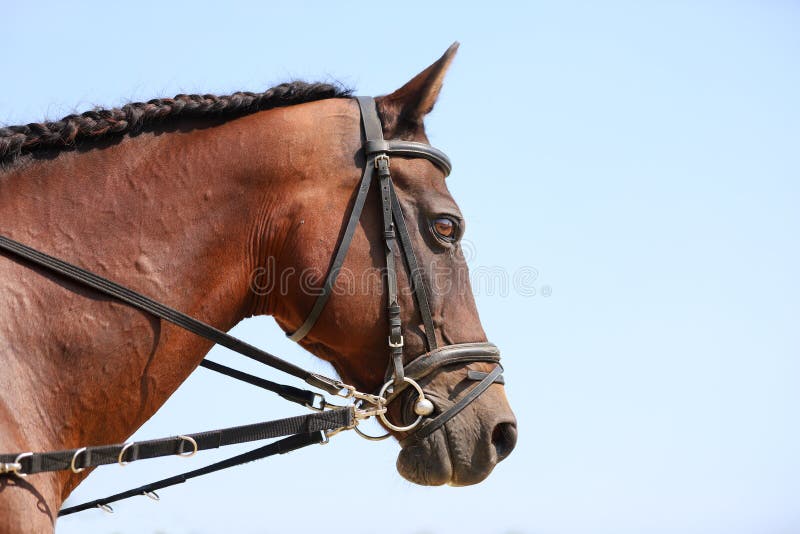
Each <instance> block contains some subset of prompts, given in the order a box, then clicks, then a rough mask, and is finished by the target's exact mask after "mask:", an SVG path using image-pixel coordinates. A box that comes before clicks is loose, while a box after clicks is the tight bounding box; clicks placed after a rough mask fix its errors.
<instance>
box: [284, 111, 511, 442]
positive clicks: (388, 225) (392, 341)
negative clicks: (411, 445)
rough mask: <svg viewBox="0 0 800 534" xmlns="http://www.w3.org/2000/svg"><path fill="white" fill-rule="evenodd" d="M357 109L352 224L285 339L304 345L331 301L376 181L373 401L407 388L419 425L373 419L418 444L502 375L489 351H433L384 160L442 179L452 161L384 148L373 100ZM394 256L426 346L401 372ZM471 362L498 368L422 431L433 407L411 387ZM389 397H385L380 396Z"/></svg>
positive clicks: (426, 151) (407, 145)
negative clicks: (379, 233) (383, 320)
mask: <svg viewBox="0 0 800 534" xmlns="http://www.w3.org/2000/svg"><path fill="white" fill-rule="evenodd" d="M356 100H357V101H358V107H359V109H360V110H361V125H362V127H363V129H364V144H363V149H364V157H365V159H366V162H365V164H364V173H363V174H362V175H361V182H360V184H359V188H358V193H357V194H356V199H355V202H354V203H353V209H352V211H351V212H350V218H349V219H348V221H347V226H346V227H345V232H344V235H343V236H342V240H341V242H340V243H339V244H338V246H337V248H336V252H335V254H334V259H333V263H332V264H331V267H330V269H329V270H328V274H327V276H326V277H325V283H324V285H323V287H322V292H321V293H320V295H319V296H318V297H317V299H316V301H315V302H314V305H313V307H312V308H311V312H310V313H309V314H308V317H306V320H305V321H304V322H303V324H302V325H301V326H300V327H299V328H298V329H297V330H296V331H295V332H293V333H292V334H289V338H290V339H291V340H293V341H300V340H301V339H303V338H304V337H305V336H306V335H307V334H308V333H309V332H310V331H311V329H312V328H313V327H314V325H315V324H316V322H317V320H318V319H319V316H320V315H321V314H322V310H323V309H324V308H325V304H326V303H327V302H328V299H329V298H330V296H331V293H332V291H333V287H334V284H335V282H336V278H337V276H338V275H339V271H340V269H341V268H342V264H343V263H344V260H345V257H346V256H347V250H348V249H349V248H350V243H351V241H352V239H353V235H354V234H355V229H356V226H357V225H358V221H359V219H360V217H361V211H362V209H363V208H364V202H365V200H366V198H367V193H368V192H369V188H370V184H371V183H372V181H373V179H374V178H377V181H378V184H379V185H378V186H379V187H380V199H381V209H382V212H383V242H384V245H385V246H384V253H385V257H386V286H387V293H388V299H387V301H388V303H389V304H388V308H387V317H388V322H389V337H388V340H387V343H388V349H389V366H388V369H387V371H386V380H387V381H386V383H385V384H384V385H383V387H382V388H381V390H380V391H379V393H378V397H379V398H386V399H387V401H391V400H393V399H395V398H397V397H398V395H399V394H400V392H402V391H403V390H405V389H407V388H408V387H413V388H414V389H415V390H416V391H417V394H418V398H417V400H416V402H415V404H414V413H415V414H416V415H417V419H416V420H415V421H414V422H413V423H411V424H409V425H405V426H399V425H395V424H394V423H392V422H390V421H389V420H388V418H387V417H386V414H385V413H379V414H378V416H379V417H380V419H381V421H382V422H383V423H384V424H385V425H386V426H387V427H388V428H390V429H392V430H395V431H398V432H408V431H412V430H414V432H413V433H412V434H411V435H410V436H409V438H411V437H414V438H417V439H421V438H424V437H426V436H428V435H430V434H431V433H432V432H433V431H434V430H436V429H437V428H439V427H441V426H442V425H443V424H444V423H446V422H447V421H449V420H450V419H452V418H453V417H455V416H456V415H457V414H458V413H459V412H460V411H461V410H463V409H464V408H465V407H466V406H467V405H468V404H469V403H471V402H472V401H474V400H475V399H477V398H478V397H479V396H480V394H481V393H483V392H484V391H486V390H487V389H488V388H489V386H490V385H492V383H494V382H498V383H503V378H502V372H503V368H502V366H501V365H500V352H499V351H498V349H497V347H496V346H495V345H493V344H491V343H461V344H456V345H446V346H443V347H438V345H437V342H436V330H435V326H434V324H433V317H432V315H431V309H430V305H429V300H428V291H427V288H426V286H425V281H424V279H423V276H422V275H423V272H422V270H421V269H420V267H419V263H418V262H417V258H416V255H415V254H414V248H413V246H412V244H411V237H410V236H409V233H408V228H407V226H406V222H405V218H404V217H403V210H402V209H401V207H400V202H399V201H398V199H397V194H396V192H395V189H394V184H393V183H392V177H391V172H390V163H391V160H390V156H400V157H407V158H423V159H427V160H428V161H430V162H431V163H433V164H434V165H436V166H437V167H439V169H441V170H442V171H443V172H444V174H445V176H448V175H449V174H450V171H451V169H452V165H451V164H450V159H449V158H448V157H447V155H446V154H445V153H444V152H442V151H441V150H439V149H437V148H434V147H432V146H431V145H429V144H427V143H418V142H415V141H403V140H397V139H392V140H388V141H386V140H384V138H383V127H382V125H381V121H380V118H379V117H378V111H377V107H376V105H375V100H374V99H373V98H372V97H366V96H358V97H356ZM398 248H399V250H400V253H401V254H402V256H403V260H404V263H405V266H406V268H407V269H408V273H409V275H410V276H409V278H410V280H411V287H412V291H413V293H414V299H415V301H416V303H417V309H418V311H419V314H420V317H421V318H422V324H423V329H424V331H425V343H426V345H427V349H428V352H427V353H425V354H422V355H421V356H418V357H417V358H415V359H414V360H413V361H412V362H411V363H410V364H408V365H407V366H406V365H405V364H404V361H403V360H404V358H403V347H404V345H405V343H404V340H403V333H402V326H403V325H402V320H401V316H400V303H399V300H398V298H397V294H398V291H397V263H396V260H395V251H396V249H398ZM473 362H489V363H495V364H497V365H496V367H495V368H494V369H493V370H492V371H491V372H490V373H481V372H478V371H472V370H470V371H468V373H467V379H468V380H473V381H478V384H476V385H475V386H474V387H473V388H472V389H470V390H469V392H467V394H466V395H464V396H463V397H462V398H461V399H460V400H458V401H457V402H456V403H455V404H453V405H452V406H450V407H449V408H447V409H446V410H444V411H442V412H441V413H439V414H438V415H437V416H436V417H433V418H432V419H431V418H428V419H426V420H425V422H424V423H423V419H425V418H427V417H429V416H431V415H433V412H434V406H433V404H432V403H431V402H430V401H429V400H428V399H427V398H426V397H425V394H424V392H423V390H422V388H421V387H420V386H419V384H418V383H417V381H418V380H419V379H421V378H423V377H424V376H427V375H429V374H431V373H432V372H434V371H436V370H438V369H441V368H442V367H444V366H451V365H455V364H467V363H473ZM387 393H388V394H389V396H388V397H384V395H386V394H387ZM409 438H407V439H409Z"/></svg>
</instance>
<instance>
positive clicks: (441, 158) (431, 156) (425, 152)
mask: <svg viewBox="0 0 800 534" xmlns="http://www.w3.org/2000/svg"><path fill="white" fill-rule="evenodd" d="M364 152H365V153H366V154H367V156H369V155H370V154H378V153H384V154H388V155H390V156H404V157H407V158H423V159H427V160H428V161H430V162H431V163H433V164H434V165H436V166H437V167H439V168H440V169H441V170H442V171H443V172H444V175H445V176H450V171H452V170H453V165H452V164H451V163H450V158H448V157H447V154H445V153H444V152H442V151H441V150H439V149H438V148H436V147H433V146H431V145H429V144H427V143H418V142H417V141H403V140H402V139H391V140H389V141H384V140H383V139H380V140H375V139H371V140H369V141H367V142H366V143H364Z"/></svg>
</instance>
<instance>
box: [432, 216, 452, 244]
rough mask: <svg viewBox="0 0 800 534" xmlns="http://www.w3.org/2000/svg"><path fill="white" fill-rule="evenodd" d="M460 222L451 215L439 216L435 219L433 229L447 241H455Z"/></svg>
mask: <svg viewBox="0 0 800 534" xmlns="http://www.w3.org/2000/svg"><path fill="white" fill-rule="evenodd" d="M457 229H458V223H457V222H456V221H454V220H453V219H451V218H449V217H439V218H438V219H434V221H433V231H434V232H435V233H436V236H437V237H439V238H441V239H444V240H445V241H455V240H456V237H457V232H456V230H457Z"/></svg>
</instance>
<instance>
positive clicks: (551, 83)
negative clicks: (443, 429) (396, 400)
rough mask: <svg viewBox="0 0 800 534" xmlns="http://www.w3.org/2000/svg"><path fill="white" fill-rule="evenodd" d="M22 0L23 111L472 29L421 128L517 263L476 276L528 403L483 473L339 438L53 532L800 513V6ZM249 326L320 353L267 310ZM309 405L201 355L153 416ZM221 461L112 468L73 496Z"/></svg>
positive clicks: (522, 401) (138, 96)
mask: <svg viewBox="0 0 800 534" xmlns="http://www.w3.org/2000/svg"><path fill="white" fill-rule="evenodd" d="M2 3H3V5H2V9H0V35H2V36H3V54H2V55H3V60H2V67H0V122H4V123H6V124H9V123H10V124H16V123H20V122H28V121H33V120H40V119H42V118H45V117H47V118H51V119H56V118H59V117H61V116H63V115H64V114H66V113H69V112H72V111H83V110H85V109H88V108H90V107H92V106H95V105H102V106H114V105H121V104H124V103H125V102H127V101H129V100H143V99H149V98H152V97H155V96H172V95H174V94H176V93H178V92H216V93H229V92H232V91H236V90H254V91H258V90H263V89H265V88H267V87H270V86H272V85H274V84H276V83H279V82H281V81H285V80H288V79H293V78H305V79H311V80H338V81H341V82H342V83H344V84H346V85H349V86H352V87H354V88H356V89H357V90H358V92H359V93H362V94H381V93H386V92H390V91H392V90H394V89H395V88H397V87H399V86H400V85H402V84H403V83H404V82H405V81H406V80H407V79H409V78H410V77H411V76H413V75H414V74H415V73H417V72H418V71H419V70H421V69H422V68H424V67H426V66H427V65H428V64H429V63H430V62H432V61H433V60H435V59H436V58H438V57H439V55H440V54H441V53H442V52H444V50H445V49H446V48H447V46H448V45H449V44H450V43H451V42H452V41H454V40H460V41H461V42H462V47H461V50H460V52H459V54H458V57H457V58H456V61H455V63H454V65H453V67H452V70H451V72H450V74H449V75H448V78H447V81H446V83H445V87H444V90H443V92H442V95H441V98H440V101H439V103H438V105H437V108H436V110H435V111H434V113H433V115H432V116H431V117H430V120H429V122H428V131H429V133H430V137H431V139H432V141H433V142H434V143H435V144H436V145H437V146H440V147H441V148H443V149H445V150H446V151H447V152H448V153H449V155H450V156H451V158H452V159H453V161H454V165H455V168H454V173H453V175H452V177H451V178H449V179H448V183H449V186H450V188H451V190H452V192H453V194H454V196H455V197H456V200H457V201H458V202H459V203H460V206H461V208H462V210H463V212H464V214H465V216H466V218H467V221H468V231H467V239H468V246H469V247H470V250H471V255H472V259H471V262H470V263H471V266H472V269H473V270H474V271H476V272H479V271H480V270H484V271H486V270H487V269H494V268H497V269H499V270H501V271H502V272H504V273H507V276H508V277H509V278H508V279H509V280H511V281H512V282H513V280H514V276H515V273H517V274H516V276H517V282H518V283H517V284H516V285H514V284H511V285H510V286H509V289H508V291H506V292H503V291H500V290H498V289H495V290H494V291H492V290H490V288H488V287H480V286H478V287H476V288H475V289H476V293H477V300H478V307H479V309H480V311H481V316H482V319H483V323H484V326H485V329H486V331H487V333H488V335H489V338H490V339H491V340H492V341H494V342H495V343H497V344H498V345H499V346H500V347H501V349H502V350H503V354H504V365H505V367H506V370H507V372H506V377H507V382H508V385H507V392H508V396H509V398H510V400H511V404H512V406H513V407H514V409H515V411H516V414H517V417H518V419H519V443H518V446H517V448H516V451H515V452H514V453H513V454H512V455H511V457H510V458H509V459H508V460H507V461H505V462H504V463H502V464H500V465H499V466H498V467H497V469H496V470H495V472H494V473H493V474H492V476H491V477H490V478H489V479H488V480H487V481H485V482H484V483H482V484H480V485H478V486H475V487H469V488H449V487H444V488H421V487H416V486H413V485H411V484H410V483H407V482H405V481H404V480H402V479H401V478H400V477H399V475H397V473H396V472H395V468H394V461H395V458H396V453H397V449H398V445H397V444H396V443H394V442H383V443H378V444H375V443H370V442H366V441H364V440H361V439H359V438H358V437H356V436H349V435H340V436H337V437H336V438H335V439H334V440H333V441H332V443H331V444H329V445H326V446H324V447H313V448H310V449H306V450H303V451H300V452H297V453H294V454H291V455H288V456H285V457H279V458H274V459H271V460H267V461H262V462H260V463H257V464H253V465H251V466H249V467H246V468H238V469H235V470H231V471H228V472H225V473H224V474H217V475H212V476H210V477H207V478H206V479H204V480H198V481H194V482H191V483H189V484H186V485H184V486H178V487H175V488H173V489H169V490H164V491H163V492H161V496H162V501H161V502H160V503H158V504H155V503H153V502H151V501H150V500H148V499H146V498H144V497H142V498H138V499H134V500H131V501H127V502H124V503H120V504H118V505H115V508H116V510H117V513H116V514H115V515H113V516H107V515H105V514H103V513H102V512H99V511H88V512H84V513H81V514H79V515H75V516H72V517H68V518H65V519H63V520H61V521H59V524H58V531H59V532H60V533H63V534H72V533H81V534H87V533H120V534H122V533H125V534H129V533H130V534H143V533H144V534H150V533H157V532H162V533H168V534H184V533H185V534H189V533H192V534H195V533H196V534H206V533H217V532H237V533H238V532H242V533H283V532H296V533H306V532H319V531H337V532H339V531H341V532H352V533H354V534H362V533H364V534H366V533H374V532H377V531H380V532H383V533H386V534H400V533H403V534H423V533H429V534H456V533H458V534H471V533H480V534H495V533H497V534H511V533H514V534H573V533H576V534H577V533H591V534H594V533H597V534H600V533H614V534H627V533H642V532H647V533H651V532H652V533H670V534H673V533H678V532H680V533H703V534H712V533H724V534H739V533H754V534H755V533H758V534H772V533H775V534H778V533H781V534H782V533H795V532H798V531H800V454H799V451H800V426H798V408H800V389H798V379H800V359H799V357H800V339H799V338H800V325H798V319H800V282H798V278H797V277H798V274H799V273H800V247H798V245H800V243H799V241H800V240H799V239H798V230H799V229H800V212H799V211H798V204H799V203H800V185H799V183H798V182H799V181H800V104H799V103H798V102H799V100H798V98H799V97H798V95H800V31H798V29H800V4H798V3H797V2H794V1H789V0H786V1H753V2H737V1H726V2H710V1H675V2H633V1H630V2H624V1H612V2H571V1H565V2H548V3H542V2H525V3H523V2H519V3H508V2H491V3H481V4H480V7H478V6H477V5H476V6H472V5H470V4H469V3H466V2H458V3H450V4H447V5H445V4H444V3H437V2H392V3H388V2H386V3H384V2H360V3H351V4H349V3H346V2H337V3H332V2H324V3H323V2H295V3H288V2H283V3H280V4H278V3H270V2H255V1H254V2H201V1H198V2H136V3H135V6H136V7H131V6H132V5H133V3H131V4H130V5H126V4H124V3H117V2H96V3H88V2H84V3H81V4H80V5H78V6H76V5H75V3H73V2H50V1H48V2H45V1H41V0H40V1H36V2H13V1H10V0H4V1H3V2H2ZM531 269H535V270H536V271H535V272H536V273H538V277H536V279H533V278H532V276H531V273H533V272H534V271H532V270H531ZM518 273H523V274H521V275H520V274H518ZM526 273H527V274H526ZM548 288H549V290H550V291H552V293H551V294H550V296H544V295H545V294H547V293H548ZM531 290H535V295H531V293H532V291H531ZM234 334H237V335H240V336H243V337H244V338H245V339H247V340H248V341H250V342H252V343H255V344H257V345H259V346H262V347H265V348H267V349H268V350H270V351H273V352H276V353H277V354H282V355H285V356H286V357H288V358H289V359H291V360H292V361H295V362H297V363H299V364H302V365H306V366H311V367H313V368H315V369H318V370H322V371H326V372H328V369H327V367H326V366H325V365H324V364H322V363H319V362H316V361H315V360H314V358H313V357H311V356H310V355H308V354H306V353H304V352H303V351H302V350H300V349H299V348H298V347H296V346H294V345H293V344H292V343H290V342H289V341H287V340H286V339H285V338H284V336H283V335H282V333H281V332H280V330H279V329H278V328H277V326H276V325H275V324H274V322H273V321H272V320H271V319H269V318H259V319H255V320H249V321H246V322H245V323H243V324H241V325H239V326H238V327H237V328H236V329H235V330H234ZM213 356H215V357H216V359H217V360H219V361H224V362H229V363H237V364H238V365H239V366H240V367H241V368H243V369H249V370H254V371H257V372H259V373H262V374H263V375H264V376H268V377H276V376H277V375H274V374H272V373H270V372H269V371H264V370H261V369H258V368H256V367H253V366H251V365H248V363H247V362H242V361H239V359H238V358H234V357H228V356H227V355H226V354H225V353H224V351H214V354H213ZM294 413H298V412H297V410H296V409H295V408H293V407H292V406H290V405H289V404H287V403H285V402H281V401H280V400H279V399H278V400H276V399H274V398H273V396H271V395H270V394H268V393H266V392H260V391H252V390H251V389H250V388H248V387H247V386H245V385H240V384H239V383H234V382H232V381H228V380H226V379H224V378H222V377H218V376H212V375H211V374H210V373H209V372H207V371H205V370H202V369H201V370H198V371H197V372H196V373H195V375H194V376H192V377H191V378H190V379H189V380H188V381H187V382H186V383H185V384H184V385H183V386H182V387H181V388H180V390H179V391H178V392H177V393H176V394H175V395H174V396H173V397H172V398H171V399H170V400H169V402H168V403H167V404H166V405H165V406H164V408H163V409H162V410H161V411H160V412H158V414H157V415H156V416H155V417H154V418H153V419H152V420H151V421H149V422H148V423H147V424H146V425H145V426H144V427H143V428H142V429H141V430H140V431H139V432H138V433H137V434H136V437H137V438H140V439H141V438H153V437H161V436H166V435H173V434H177V433H184V432H192V431H199V430H205V429H209V428H216V427H222V426H229V425H234V424H240V423H246V422H255V421H260V420H264V419H272V418H277V417H282V416H286V415H290V414H294ZM238 451H239V450H236V449H235V450H233V451H231V450H230V449H229V450H227V451H225V455H227V454H230V453H234V452H238ZM220 457H222V455H219V454H216V453H213V452H212V453H205V454H203V455H198V456H196V457H195V458H193V459H192V460H188V461H187V460H179V459H167V460H159V461H153V462H141V463H138V464H133V465H130V466H128V467H126V468H125V469H124V470H123V469H121V468H118V467H106V468H103V469H99V470H97V471H96V472H95V473H94V474H92V475H91V476H90V477H89V479H88V480H87V481H86V482H85V483H84V484H83V485H82V486H81V487H80V488H79V489H78V490H77V491H75V493H74V494H73V497H72V498H71V499H70V501H69V503H77V502H79V501H82V500H84V499H89V498H95V497H98V496H102V495H106V494H108V493H111V492H115V491H118V490H122V489H127V488H128V487H130V486H132V485H134V484H138V483H143V482H146V481H148V480H150V479H155V478H159V477H162V476H165V475H167V474H172V473H176V472H179V471H181V470H185V469H190V468H195V467H198V466H200V465H203V464H204V463H205V462H210V461H212V460H214V459H216V458H220Z"/></svg>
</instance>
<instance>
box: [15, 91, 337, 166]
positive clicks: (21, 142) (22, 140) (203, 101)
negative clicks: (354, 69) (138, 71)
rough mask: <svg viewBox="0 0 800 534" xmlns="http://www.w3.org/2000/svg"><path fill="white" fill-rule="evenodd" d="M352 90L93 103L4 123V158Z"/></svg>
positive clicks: (327, 96)
mask: <svg viewBox="0 0 800 534" xmlns="http://www.w3.org/2000/svg"><path fill="white" fill-rule="evenodd" d="M350 93H351V91H350V90H348V89H344V88H342V87H339V86H336V85H331V84H325V83H306V82H291V83H284V84H281V85H278V86H276V87H273V88H271V89H268V90H266V91H264V92H263V93H250V92H237V93H233V94H232V95H226V96H215V95H184V94H181V95H177V96H175V97H174V98H156V99H153V100H150V101H148V102H134V103H131V104H126V105H124V106H122V107H121V108H113V109H95V110H92V111H86V112H84V113H81V114H80V115H67V116H66V117H64V118H63V119H61V120H60V121H55V122H40V123H31V124H26V125H22V126H8V127H5V128H0V164H3V163H10V162H12V161H14V160H15V159H17V158H18V157H19V156H21V155H23V154H28V153H32V152H36V151H40V150H47V149H50V150H52V149H56V150H60V149H66V148H69V147H74V146H75V145H76V144H77V143H79V142H80V141H84V140H100V139H106V138H110V137H112V136H122V135H126V134H127V135H131V134H135V133H137V132H141V131H142V130H145V129H148V128H153V127H164V126H167V125H168V124H169V123H171V122H174V121H177V120H179V119H182V118H201V117H209V118H213V119H222V120H227V119H231V118H234V117H239V116H242V115H247V114H250V113H255V112H256V111H261V110H265V109H272V108H277V107H285V106H293V105H295V104H302V103H304V102H313V101H316V100H324V99H328V98H337V97H347V96H350Z"/></svg>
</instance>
